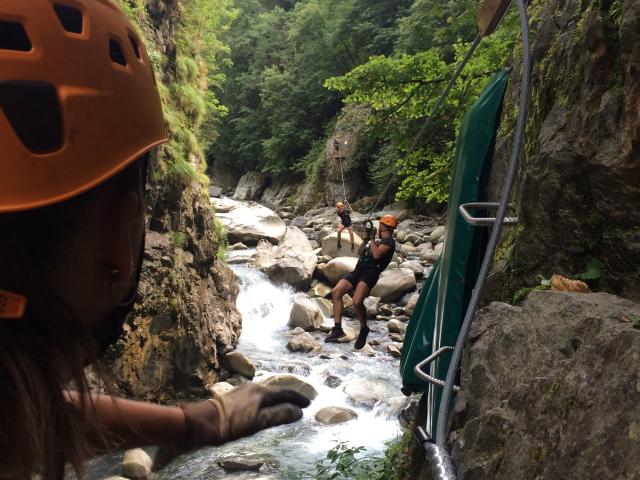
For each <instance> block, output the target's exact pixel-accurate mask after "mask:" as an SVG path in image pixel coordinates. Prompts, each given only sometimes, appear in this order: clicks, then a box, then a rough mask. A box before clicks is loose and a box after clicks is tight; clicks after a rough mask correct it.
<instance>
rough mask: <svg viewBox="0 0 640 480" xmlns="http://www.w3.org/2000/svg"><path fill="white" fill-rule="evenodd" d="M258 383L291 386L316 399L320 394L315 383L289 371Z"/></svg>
mask: <svg viewBox="0 0 640 480" xmlns="http://www.w3.org/2000/svg"><path fill="white" fill-rule="evenodd" d="M257 383H259V384H260V385H264V386H265V387H274V388H290V389H291V390H295V391H296V392H298V393H299V394H300V395H304V396H305V397H306V398H308V399H309V400H314V399H315V398H316V397H317V396H318V392H317V390H316V389H315V388H313V385H311V384H309V383H307V382H305V381H304V380H301V379H299V378H298V377H296V376H295V375H291V374H289V373H281V374H279V375H273V376H272V377H267V378H264V379H261V380H259V381H258V382H257Z"/></svg>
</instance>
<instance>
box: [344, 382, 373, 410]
mask: <svg viewBox="0 0 640 480" xmlns="http://www.w3.org/2000/svg"><path fill="white" fill-rule="evenodd" d="M344 393H346V394H347V397H349V399H350V400H351V401H352V402H353V403H354V404H356V405H358V406H364V407H368V408H372V407H373V406H374V405H375V404H376V402H378V401H379V400H380V394H379V389H378V388H377V385H376V384H375V382H373V381H371V380H366V379H361V380H354V381H353V382H350V383H348V384H347V385H345V387H344Z"/></svg>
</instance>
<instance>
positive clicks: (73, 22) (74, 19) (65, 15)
mask: <svg viewBox="0 0 640 480" xmlns="http://www.w3.org/2000/svg"><path fill="white" fill-rule="evenodd" d="M53 9H54V10H55V12H56V15H57V16H58V19H59V20H60V23H61V24H62V28H64V29H65V30H66V31H67V32H69V33H77V34H81V33H82V12H81V11H80V10H78V9H77V8H73V7H68V6H66V5H59V4H57V3H56V4H54V5H53Z"/></svg>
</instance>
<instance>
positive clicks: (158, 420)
mask: <svg viewBox="0 0 640 480" xmlns="http://www.w3.org/2000/svg"><path fill="white" fill-rule="evenodd" d="M65 394H66V397H67V401H68V402H69V403H70V404H71V405H72V406H73V407H75V408H76V409H77V410H78V412H79V414H80V415H81V416H82V417H84V418H85V419H86V420H88V422H87V423H88V424H89V425H90V426H91V427H93V428H94V431H93V432H89V440H90V441H92V446H93V447H94V450H95V451H96V453H102V452H106V451H115V450H121V449H125V448H132V447H142V446H147V445H166V446H170V449H169V450H170V451H171V453H172V455H173V456H175V455H177V454H179V453H184V452H186V451H189V450H192V449H194V448H199V447H203V446H206V445H221V444H223V443H225V442H228V441H231V440H236V439H238V438H241V437H245V436H248V435H252V434H254V433H256V432H257V431H259V430H263V429H265V428H269V427H273V426H276V425H282V424H285V423H291V422H294V421H296V420H299V419H300V418H301V417H302V410H301V409H302V408H305V407H307V406H309V403H310V402H309V400H308V399H306V398H305V397H303V396H302V395H300V394H299V393H297V392H295V391H292V390H280V389H273V388H266V387H262V386H260V385H255V384H247V385H243V386H241V387H238V388H236V389H234V390H233V391H231V392H229V393H227V394H226V395H222V396H219V397H215V398H212V399H209V400H205V401H202V402H195V403H188V404H185V405H182V406H180V407H165V406H161V405H156V404H153V403H146V402H137V401H133V400H125V399H123V398H116V397H110V396H106V395H96V394H92V395H91V396H87V397H85V399H84V402H83V401H82V398H81V397H80V395H79V394H78V393H77V392H73V391H67V392H65Z"/></svg>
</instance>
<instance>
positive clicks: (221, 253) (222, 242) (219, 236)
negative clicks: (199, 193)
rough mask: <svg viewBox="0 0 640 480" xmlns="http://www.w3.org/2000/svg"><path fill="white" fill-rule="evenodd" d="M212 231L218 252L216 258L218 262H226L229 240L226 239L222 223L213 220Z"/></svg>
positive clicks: (225, 231)
mask: <svg viewBox="0 0 640 480" xmlns="http://www.w3.org/2000/svg"><path fill="white" fill-rule="evenodd" d="M213 231H214V233H215V235H216V240H217V243H218V251H217V252H216V256H217V257H218V259H219V260H222V261H223V262H226V261H227V256H228V253H229V252H228V248H229V240H228V237H227V230H226V229H225V228H224V225H223V224H222V222H221V221H220V220H218V219H217V218H216V219H215V220H214V224H213Z"/></svg>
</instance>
